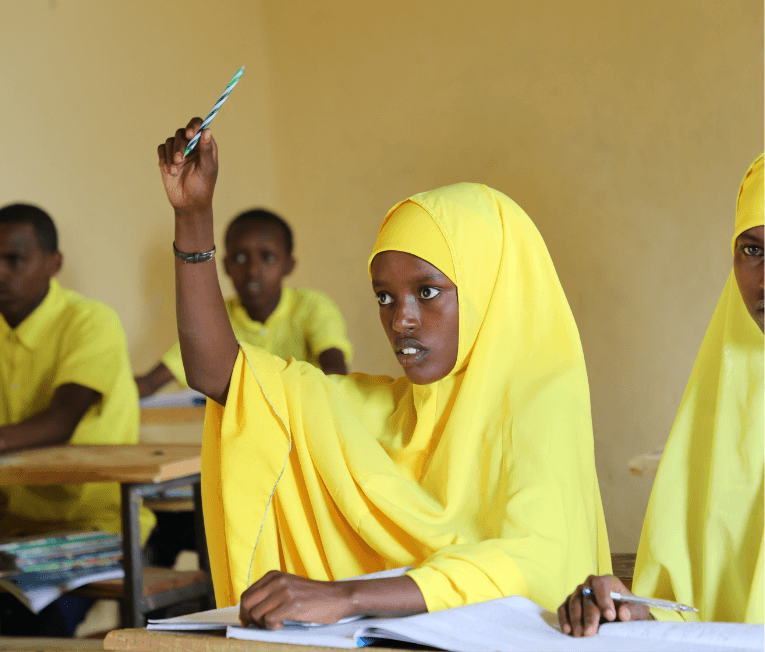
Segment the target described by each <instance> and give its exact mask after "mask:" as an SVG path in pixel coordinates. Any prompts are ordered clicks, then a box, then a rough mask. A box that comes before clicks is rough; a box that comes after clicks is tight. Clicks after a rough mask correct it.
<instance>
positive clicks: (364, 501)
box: [202, 183, 611, 611]
mask: <svg viewBox="0 0 765 652" xmlns="http://www.w3.org/2000/svg"><path fill="white" fill-rule="evenodd" d="M410 202H412V203H413V204H416V206H418V207H420V208H421V209H422V211H424V212H425V213H426V214H427V215H428V216H430V217H429V219H430V220H431V221H432V223H431V224H430V227H431V228H430V231H428V228H427V226H426V227H424V228H423V229H417V228H408V229H407V227H408V226H409V227H412V226H413V225H415V224H417V223H418V220H420V222H419V223H420V224H422V222H421V217H422V212H421V211H420V212H418V211H414V214H415V215H412V214H410V216H409V217H406V214H407V213H410V211H409V210H408V208H402V214H400V215H396V216H395V219H391V217H392V216H393V215H394V214H395V213H397V209H398V208H399V207H400V206H401V205H399V206H396V207H394V208H393V209H392V211H391V212H390V213H389V214H388V217H387V218H386V222H385V223H384V224H383V227H382V229H381V233H380V238H379V239H378V247H383V248H384V247H385V246H386V243H390V242H392V239H391V237H389V236H391V232H390V231H389V230H388V227H387V225H388V224H391V226H390V229H394V226H395V228H399V227H402V226H403V227H404V229H403V231H402V232H403V233H408V235H407V236H406V237H405V238H404V241H406V240H408V241H410V242H411V243H414V245H415V250H416V251H418V252H419V253H418V255H421V256H423V257H424V259H425V260H428V261H429V262H430V261H432V260H436V261H438V263H439V264H440V265H441V266H442V267H444V268H449V267H451V270H449V273H452V274H454V280H455V281H456V284H457V286H458V296H459V325H460V337H459V354H458V363H457V365H456V366H455V369H454V370H453V371H452V373H450V374H449V375H448V376H447V377H446V378H443V379H441V380H439V381H437V382H435V383H432V384H430V385H424V386H417V385H412V383H410V382H409V380H408V379H407V378H406V377H402V378H399V379H395V380H394V379H392V378H389V377H383V376H368V375H364V374H352V375H350V376H345V377H341V376H333V377H327V376H324V375H323V374H322V373H321V372H320V371H319V370H317V369H316V368H315V367H312V366H310V365H307V364H305V363H301V362H297V361H295V360H288V361H286V362H285V361H283V360H280V359H278V358H276V357H274V356H272V355H270V354H268V353H266V352H265V351H263V350H261V349H258V348H255V347H251V346H249V345H246V344H244V345H242V347H241V351H240V354H239V357H238V358H237V362H236V365H235V367H234V371H233V373H232V377H231V385H230V389H229V393H228V398H227V403H226V406H225V408H222V407H220V406H217V405H215V404H213V403H212V402H211V401H210V402H208V412H207V419H206V422H205V434H204V445H203V453H202V464H203V471H202V482H203V497H204V513H205V526H206V530H207V537H208V545H209V551H210V559H211V564H212V573H213V580H214V583H215V594H216V598H217V601H218V606H225V605H231V604H235V603H236V602H237V601H238V600H239V597H240V595H241V593H242V592H243V591H244V590H245V589H246V588H247V586H248V582H249V583H252V582H254V581H256V580H257V579H258V578H260V577H261V576H262V575H263V574H264V573H266V572H267V571H269V570H272V569H280V570H284V571H288V572H291V573H296V574H298V575H302V576H306V577H311V578H314V579H320V580H334V579H339V578H344V577H350V576H354V575H360V574H363V573H370V572H373V571H379V570H383V569H387V568H395V567H400V566H413V567H414V569H413V570H411V571H409V573H408V574H409V576H410V577H412V579H413V580H414V581H415V582H416V583H417V585H418V586H419V588H420V590H421V591H422V594H423V596H424V598H425V602H426V604H427V607H428V609H429V610H431V611H432V610H436V609H443V608H447V607H455V606H459V605H463V604H467V603H472V602H478V601H481V600H488V599H492V598H498V597H502V596H506V595H522V596H526V597H528V598H531V599H532V600H534V601H536V602H538V603H539V604H541V605H543V606H545V607H547V608H548V609H555V608H557V606H558V604H560V602H561V601H562V600H563V598H565V596H566V595H567V594H568V593H569V592H570V591H571V590H573V588H574V587H575V586H576V584H577V583H578V582H579V581H580V580H581V578H582V577H586V576H587V575H588V574H589V573H606V572H610V568H611V564H610V556H609V551H608V542H607V538H606V530H605V525H604V520H603V511H602V508H601V502H600V493H599V490H598V483H597V478H596V474H595V465H594V458H593V439H592V426H591V420H590V400H589V390H588V386H587V375H586V371H585V366H584V358H583V355H582V349H581V344H580V341H579V335H578V332H577V329H576V325H575V323H574V319H573V317H572V315H571V311H570V309H569V306H568V303H567V302H566V298H565V296H564V294H563V290H562V288H561V286H560V283H559V281H558V278H557V275H556V273H555V269H554V268H553V264H552V261H551V260H550V256H549V254H548V252H547V249H546V247H545V245H544V242H543V241H542V238H541V236H540V235H539V232H538V231H537V230H536V228H535V227H534V225H533V224H532V222H531V220H530V219H529V218H528V217H527V216H526V214H525V213H524V212H523V210H522V209H521V208H520V207H518V205H517V204H515V203H514V202H513V201H512V200H510V199H509V198H508V197H506V196H504V195H502V194H501V193H499V192H496V191H494V190H491V189H490V188H487V187H486V186H482V185H477V184H467V183H463V184H457V185H454V186H448V187H446V188H441V189H439V190H435V191H432V192H427V193H423V194H421V195H417V196H415V197H412V198H411V199H410ZM416 214H419V217H417V216H416ZM402 216H403V217H402ZM426 222H427V220H426ZM434 225H435V227H437V231H435V232H434V230H433V228H432V227H433V226H434ZM394 230H395V229H394ZM439 232H440V234H439ZM396 238H398V236H396ZM396 238H393V239H396ZM399 241H401V239H400V238H399ZM444 245H446V251H447V253H448V256H447V257H448V258H449V260H448V261H447V260H446V259H445V258H444V256H445V254H444V251H445V249H444ZM402 246H405V244H404V245H402ZM378 250H380V249H378ZM429 252H432V255H431V253H429ZM431 264H433V263H431ZM439 269H440V268H439ZM442 271H445V270H444V269H442ZM371 303H372V295H371V292H370V304H371ZM380 335H382V333H381V334H380ZM275 487H276V488H275ZM272 494H273V498H272V499H271V496H272ZM270 499H271V500H270ZM269 500H270V503H269ZM264 513H265V516H264ZM256 541H258V543H257V547H256ZM253 548H255V552H254V553H253Z"/></svg>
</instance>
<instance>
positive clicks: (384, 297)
mask: <svg viewBox="0 0 765 652" xmlns="http://www.w3.org/2000/svg"><path fill="white" fill-rule="evenodd" d="M377 303H379V304H380V305H381V306H387V305H388V304H389V303H393V298H392V297H391V296H390V294H388V293H387V292H378V293H377Z"/></svg>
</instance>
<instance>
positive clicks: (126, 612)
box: [120, 484, 145, 628]
mask: <svg viewBox="0 0 765 652" xmlns="http://www.w3.org/2000/svg"><path fill="white" fill-rule="evenodd" d="M139 487H140V485H135V484H123V485H122V554H123V557H122V565H123V567H124V569H125V584H124V586H125V594H124V598H123V599H122V600H121V601H120V621H121V626H122V627H123V628H133V627H143V626H144V620H145V618H144V613H145V609H144V605H143V602H144V599H143V559H142V558H141V523H140V513H141V493H140V491H139Z"/></svg>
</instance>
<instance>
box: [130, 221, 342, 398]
mask: <svg viewBox="0 0 765 652" xmlns="http://www.w3.org/2000/svg"><path fill="white" fill-rule="evenodd" d="M292 249H293V237H292V230H291V229H290V227H289V225H287V223H286V222H285V221H284V220H282V219H281V218H280V217H278V216H277V215H274V214H273V213H271V212H269V211H266V210H262V209H254V210H250V211H246V212H244V213H242V214H241V215H239V216H237V217H236V218H234V220H233V221H232V222H231V224H230V225H229V227H228V230H227V232H226V258H225V268H226V273H227V274H228V276H229V277H230V278H231V281H232V282H233V284H234V287H235V288H236V292H237V296H236V297H232V298H230V299H228V300H227V301H226V311H227V312H228V316H229V319H230V320H231V326H232V327H233V330H234V334H235V335H236V338H237V340H238V341H240V342H246V343H247V344H254V345H256V346H259V347H261V348H263V349H265V350H266V351H268V352H269V353H273V354H274V355H276V356H279V357H280V358H283V359H287V358H295V359H297V360H305V361H306V362H310V363H311V364H313V365H314V366H316V367H319V368H320V369H321V370H322V371H324V373H326V374H345V373H347V364H348V363H349V362H350V359H351V353H352V348H351V344H350V342H349V341H348V337H347V336H346V332H345V321H344V320H343V316H342V315H341V314H340V310H339V309H338V308H337V306H336V305H335V303H334V302H333V301H332V299H330V298H329V297H328V296H327V295H326V294H324V293H323V292H319V291H318V290H311V289H308V288H300V289H292V288H283V287H282V280H283V279H284V277H285V276H288V275H289V274H291V273H292V270H293V269H294V268H295V259H294V258H293V257H292ZM173 378H175V379H176V380H177V381H178V382H179V383H180V384H181V385H184V386H185V385H186V376H185V374H184V371H183V361H182V359H181V349H180V346H179V345H178V344H177V343H176V344H175V346H173V348H171V349H170V351H168V352H167V353H166V354H165V355H164V356H163V357H162V361H161V362H160V363H159V364H158V365H157V366H156V367H155V368H154V369H152V370H151V371H150V372H149V373H148V374H146V375H145V376H141V377H138V378H136V382H137V383H138V391H139V393H140V396H141V397H144V396H149V395H150V394H153V393H154V392H156V391H157V390H158V389H159V388H160V387H162V386H163V385H165V384H166V383H168V382H170V381H171V380H172V379H173Z"/></svg>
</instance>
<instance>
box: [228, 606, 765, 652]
mask: <svg viewBox="0 0 765 652" xmlns="http://www.w3.org/2000/svg"><path fill="white" fill-rule="evenodd" d="M764 632H765V630H763V627H762V626H760V625H741V624H735V623H658V622H641V623H613V624H608V625H604V626H603V628H602V630H601V632H600V633H599V634H598V635H597V636H594V637H591V638H579V639H574V638H571V637H569V636H565V635H564V634H562V633H561V632H560V630H559V629H557V617H556V615H555V614H553V613H551V612H549V611H547V610H545V609H543V608H542V607H539V606H538V605H536V604H534V603H533V602H531V601H530V600H527V599H526V598H521V597H509V598H502V599H499V600H492V601H489V602H483V603H479V604H473V605H468V606H466V607H458V608H457V609H448V610H445V611H437V612H433V613H427V614H420V615H417V616H410V617H408V618H390V619H374V620H361V621H357V622H352V623H346V624H342V625H341V624H336V625H326V626H323V627H317V628H311V629H302V630H299V631H294V630H292V631H291V630H281V631H266V630H259V629H253V628H247V629H245V628H242V627H229V628H228V629H227V630H226V636H228V637H229V638H237V639H246V640H257V641H268V642H274V643H291V644H300V645H321V646H327V647H337V648H354V647H358V646H359V645H364V644H365V642H364V641H363V640H360V639H377V640H378V641H379V643H380V644H381V645H385V640H386V639H387V640H395V641H402V642H405V643H416V644H420V645H427V646H430V647H435V648H440V649H443V650H451V651H453V652H496V651H497V650H502V651H503V652H504V651H508V652H509V651H514V650H534V651H538V650H548V651H551V652H553V651H557V650H581V651H582V652H585V651H587V652H589V651H592V652H613V651H614V650H617V651H624V652H629V651H634V652H660V651H662V650H666V651H670V652H680V651H683V652H713V651H715V652H723V651H734V650H762V649H763V633H764Z"/></svg>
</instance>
